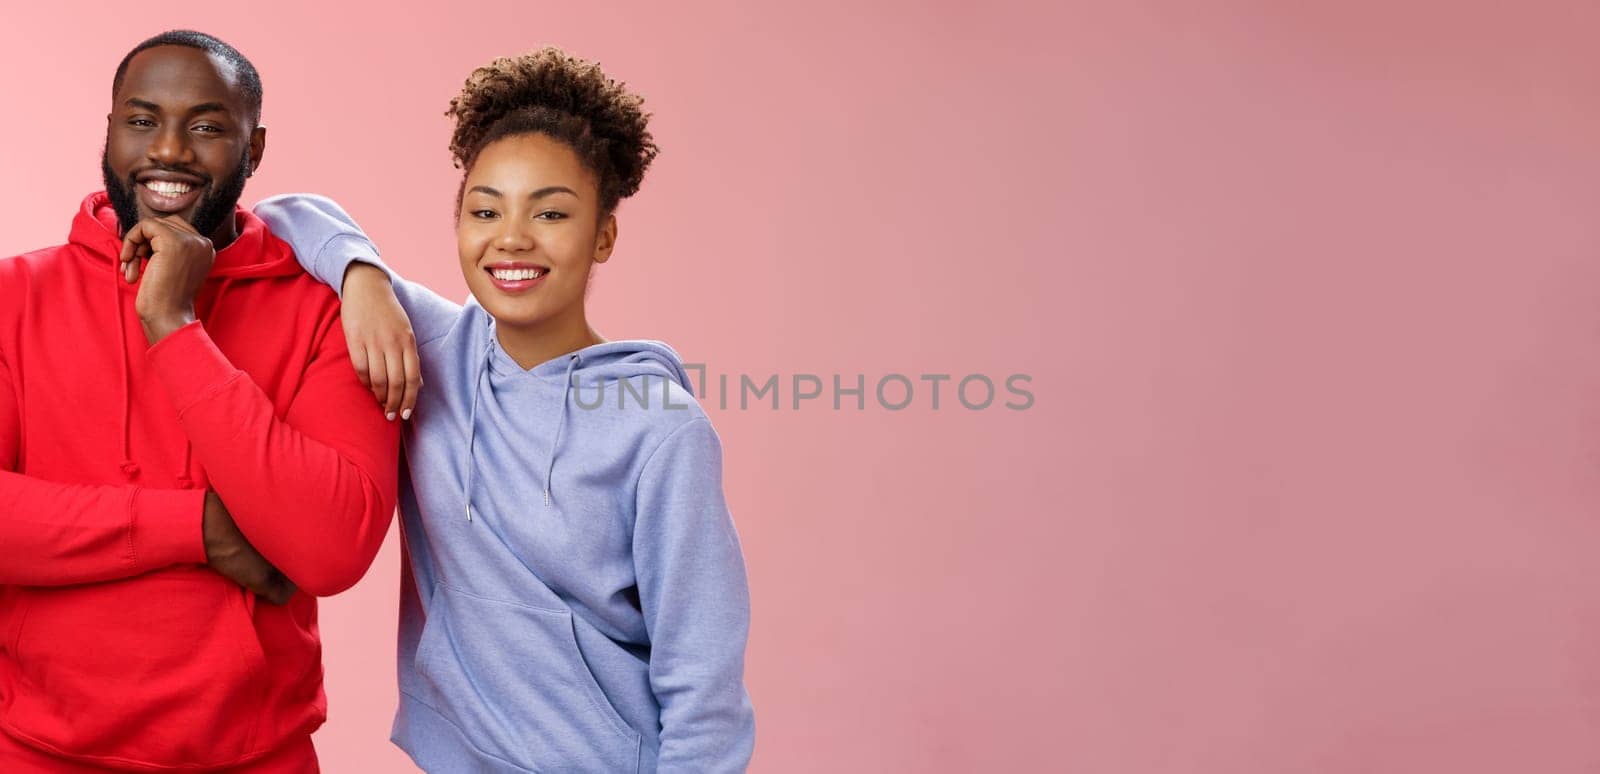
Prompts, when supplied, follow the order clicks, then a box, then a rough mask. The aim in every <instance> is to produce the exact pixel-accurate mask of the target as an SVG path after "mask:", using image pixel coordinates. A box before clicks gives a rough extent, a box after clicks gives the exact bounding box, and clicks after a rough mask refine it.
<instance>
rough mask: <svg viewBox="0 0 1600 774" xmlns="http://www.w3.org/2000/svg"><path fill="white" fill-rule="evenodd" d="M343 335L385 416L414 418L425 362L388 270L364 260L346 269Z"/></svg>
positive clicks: (364, 380) (361, 375) (363, 378)
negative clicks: (419, 356) (413, 411)
mask: <svg viewBox="0 0 1600 774" xmlns="http://www.w3.org/2000/svg"><path fill="white" fill-rule="evenodd" d="M342 295H343V298H344V308H343V311H342V312H341V314H342V316H343V318H344V338H345V341H346V342H347V343H348V344H349V346H350V362H351V363H353V364H354V365H355V367H356V376H358V377H360V378H361V383H362V384H363V385H366V387H367V389H370V390H372V395H373V397H376V398H377V399H378V404H379V405H381V406H383V412H384V416H386V417H388V418H389V421H391V422H393V421H394V419H395V417H397V416H398V417H400V418H401V419H410V418H411V412H412V410H413V409H415V408H416V407H417V392H418V391H419V390H421V389H422V366H421V362H422V361H420V360H418V359H417V337H416V335H415V334H414V333H412V331H411V318H409V317H407V316H406V311H405V309H403V308H401V306H400V300H399V299H398V298H396V297H395V295H394V286H393V285H392V284H390V282H389V275H387V274H384V273H383V270H382V269H379V268H378V267H376V266H371V265H368V264H364V263H352V264H350V268H348V269H346V270H345V273H344V290H343V293H342Z"/></svg>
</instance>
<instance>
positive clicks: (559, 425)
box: [465, 333, 582, 521]
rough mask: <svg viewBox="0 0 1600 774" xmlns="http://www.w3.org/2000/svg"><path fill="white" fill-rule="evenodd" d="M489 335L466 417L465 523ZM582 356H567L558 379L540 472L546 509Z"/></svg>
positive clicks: (474, 473) (473, 474) (491, 350)
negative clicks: (556, 401) (550, 436)
mask: <svg viewBox="0 0 1600 774" xmlns="http://www.w3.org/2000/svg"><path fill="white" fill-rule="evenodd" d="M493 335H494V334H493V333H491V334H490V339H489V346H488V347H485V348H484V352H483V362H482V364H481V365H479V366H478V376H477V378H476V379H474V380H473V383H472V410H471V411H470V412H469V413H468V414H467V459H466V465H467V476H466V478H467V484H466V493H465V498H466V501H467V521H472V484H473V482H474V481H475V480H476V478H477V473H478V470H477V464H476V463H475V462H474V460H473V444H474V443H475V442H476V440H477V438H478V399H479V395H480V394H481V391H482V389H483V376H484V374H485V373H486V372H487V371H488V370H489V360H490V358H492V357H494V338H493ZM581 359H582V357H581V356H580V355H578V354H577V353H573V354H572V355H569V356H568V357H567V373H566V376H565V377H564V378H563V379H562V381H563V382H564V383H563V384H562V387H561V402H560V403H559V404H557V406H556V434H555V437H554V438H553V439H552V440H551V442H550V456H549V458H548V459H547V460H546V462H545V472H544V504H545V507H547V508H548V507H550V481H551V478H552V477H553V476H554V475H555V472H556V450H558V449H560V448H561V435H562V433H563V432H565V430H566V427H567V401H568V399H569V398H570V397H571V394H572V388H573V385H572V372H573V371H574V370H575V369H577V367H578V361H580V360H581Z"/></svg>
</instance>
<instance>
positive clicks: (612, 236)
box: [594, 213, 617, 263]
mask: <svg viewBox="0 0 1600 774" xmlns="http://www.w3.org/2000/svg"><path fill="white" fill-rule="evenodd" d="M616 246H617V215H616V213H612V214H610V215H607V216H606V219H605V222H604V223H601V224H600V233H599V234H596V235H595V240H594V262H595V263H605V262H606V261H608V260H611V251H612V249H614V248H615V247H616Z"/></svg>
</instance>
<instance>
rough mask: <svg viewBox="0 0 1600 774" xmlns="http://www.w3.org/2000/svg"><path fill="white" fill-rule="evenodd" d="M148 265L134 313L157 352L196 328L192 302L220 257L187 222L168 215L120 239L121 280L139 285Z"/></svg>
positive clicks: (150, 220)
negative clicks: (157, 346) (183, 330)
mask: <svg viewBox="0 0 1600 774" xmlns="http://www.w3.org/2000/svg"><path fill="white" fill-rule="evenodd" d="M144 259H148V261H147V262H146V265H145V266H144V269H143V272H144V284H143V285H141V286H140V287H139V296H138V299H137V300H136V301H135V302H134V308H135V309H136V310H137V311H138V313H139V324H140V325H142V326H143V327H144V337H145V340H146V341H148V342H150V344H151V345H152V346H153V345H155V343H156V342H158V341H160V340H162V339H164V338H166V337H168V336H170V335H172V333H173V331H176V330H178V329H179V328H182V327H183V326H185V325H188V324H189V323H191V322H194V319H195V314H194V298H195V295H196V294H197V293H199V292H200V286H201V285H203V284H205V281H206V276H207V275H208V274H210V273H211V265H212V264H213V263H215V262H216V260H217V251H216V249H215V248H214V247H213V246H212V244H211V240H210V239H208V238H206V237H205V236H203V235H201V234H200V232H198V231H195V229H194V226H191V225H189V222H188V221H186V220H184V219H182V218H180V217H178V216H176V215H169V216H167V217H165V218H147V219H145V220H141V221H139V222H138V223H137V224H136V225H134V227H133V228H130V229H128V233H127V235H126V236H124V237H123V238H122V274H123V277H125V278H126V279H127V280H128V282H130V283H132V282H136V281H138V279H139V274H140V264H141V262H142V261H144Z"/></svg>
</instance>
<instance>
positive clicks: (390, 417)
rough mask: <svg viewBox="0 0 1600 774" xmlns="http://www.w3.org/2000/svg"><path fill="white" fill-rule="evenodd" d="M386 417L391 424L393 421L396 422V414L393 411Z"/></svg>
mask: <svg viewBox="0 0 1600 774" xmlns="http://www.w3.org/2000/svg"><path fill="white" fill-rule="evenodd" d="M384 416H385V417H388V419H389V421H390V422H393V421H394V412H393V411H391V412H389V413H387V414H384Z"/></svg>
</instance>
